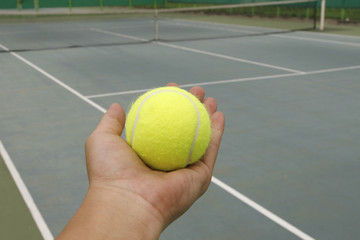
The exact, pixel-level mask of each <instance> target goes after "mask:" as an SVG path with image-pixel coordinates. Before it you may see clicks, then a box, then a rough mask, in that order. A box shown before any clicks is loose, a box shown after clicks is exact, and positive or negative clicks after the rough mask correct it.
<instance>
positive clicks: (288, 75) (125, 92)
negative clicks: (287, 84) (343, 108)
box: [85, 65, 360, 98]
mask: <svg viewBox="0 0 360 240" xmlns="http://www.w3.org/2000/svg"><path fill="white" fill-rule="evenodd" d="M355 69H360V65H356V66H349V67H341V68H330V69H323V70H315V71H310V72H304V73H302V74H300V73H286V74H278V75H270V76H260V77H247V78H237V79H230V80H220V81H211V82H199V83H189V84H182V85H180V87H183V88H185V87H195V86H209V85H218V84H226V83H236V82H246V81H255V80H264V79H273V78H284V77H295V76H307V75H313V74H321V73H329V72H339V71H346V70H355ZM149 90H151V89H139V90H130V91H122V92H121V91H120V92H111V93H103V94H95V95H89V96H85V97H86V98H100V97H111V96H118V95H128V94H134V93H142V92H147V91H149Z"/></svg>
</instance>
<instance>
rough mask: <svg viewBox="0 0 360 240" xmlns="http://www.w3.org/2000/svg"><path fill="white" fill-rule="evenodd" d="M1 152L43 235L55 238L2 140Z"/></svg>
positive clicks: (48, 239)
mask: <svg viewBox="0 0 360 240" xmlns="http://www.w3.org/2000/svg"><path fill="white" fill-rule="evenodd" d="M0 154H1V156H2V157H3V159H4V162H5V165H6V166H7V168H8V169H9V172H10V174H11V176H12V178H13V179H14V182H15V184H16V186H17V188H18V189H19V192H20V194H21V196H22V197H23V199H24V201H25V204H26V206H27V207H28V209H29V211H30V213H31V216H32V217H33V219H34V221H35V223H36V225H37V227H38V228H39V230H40V233H41V235H42V237H43V238H44V240H53V239H54V237H53V235H52V233H51V232H50V229H49V227H48V225H47V224H46V222H45V220H44V218H43V217H42V215H41V213H40V211H39V209H38V207H37V206H36V204H35V202H34V199H33V198H32V197H31V194H30V192H29V190H28V189H27V187H26V185H25V183H24V181H23V180H22V178H21V176H20V174H19V172H18V170H17V169H16V167H15V165H14V163H13V161H12V160H11V158H10V156H9V154H8V152H7V151H6V149H5V147H4V145H3V143H2V142H1V140H0Z"/></svg>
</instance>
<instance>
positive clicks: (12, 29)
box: [0, 0, 317, 52]
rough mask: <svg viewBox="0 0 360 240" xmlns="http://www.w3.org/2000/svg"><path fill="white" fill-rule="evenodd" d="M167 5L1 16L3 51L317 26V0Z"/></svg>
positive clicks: (263, 32) (235, 35) (221, 36)
mask: <svg viewBox="0 0 360 240" xmlns="http://www.w3.org/2000/svg"><path fill="white" fill-rule="evenodd" d="M169 5H170V4H168V6H167V7H172V8H156V9H152V8H151V9H146V8H145V9H138V8H135V9H134V8H115V9H114V8H111V9H104V10H102V11H100V12H97V11H94V12H91V11H92V10H88V11H83V10H81V11H80V10H79V11H78V12H77V10H76V9H74V10H73V11H72V12H71V13H70V14H69V13H67V14H63V13H61V12H56V14H51V15H48V13H47V12H37V13H36V14H35V15H31V14H28V15H22V16H21V18H19V16H12V17H8V18H7V21H10V22H11V23H4V22H5V20H4V19H5V18H4V17H0V51H1V52H9V51H15V52H16V51H18V52H20V51H39V50H54V49H66V48H82V47H98V46H113V45H124V44H143V43H150V42H154V41H164V42H176V41H195V40H205V39H208V40H211V39H226V38H240V37H250V36H259V35H266V34H276V33H284V32H289V31H297V30H310V29H314V28H316V5H317V1H316V0H291V1H272V2H262V3H261V2H259V3H242V4H231V5H201V6H195V7H194V6H191V7H181V8H178V7H176V5H170V6H169ZM90 13H91V14H90ZM22 14H24V13H22ZM9 19H10V20H9ZM24 21H26V22H24Z"/></svg>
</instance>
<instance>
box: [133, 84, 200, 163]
mask: <svg viewBox="0 0 360 240" xmlns="http://www.w3.org/2000/svg"><path fill="white" fill-rule="evenodd" d="M163 92H174V93H179V94H181V95H183V96H184V97H186V98H187V99H188V100H189V101H190V102H191V103H192V104H193V105H194V107H195V110H196V113H197V124H196V130H195V136H194V139H193V142H192V145H191V149H190V153H189V156H188V159H187V161H186V165H189V164H190V163H191V155H192V153H193V151H194V148H195V142H196V140H197V138H198V136H199V130H200V110H199V108H198V107H197V106H196V103H195V102H194V101H193V100H192V99H191V98H190V97H189V96H188V95H186V94H184V93H182V92H178V91H175V90H170V89H165V90H159V91H157V92H153V93H151V94H150V95H149V96H147V97H146V98H144V100H142V102H141V103H140V105H139V108H138V110H137V113H136V118H135V122H134V126H133V129H132V132H131V143H130V144H131V145H133V140H134V135H135V134H134V133H135V129H136V125H137V123H138V121H139V118H140V116H139V115H140V110H141V108H142V106H143V105H144V103H145V102H146V101H147V100H148V99H149V98H150V97H152V96H154V95H156V94H158V93H163Z"/></svg>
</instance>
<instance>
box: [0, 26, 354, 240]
mask: <svg viewBox="0 0 360 240" xmlns="http://www.w3.org/2000/svg"><path fill="white" fill-rule="evenodd" d="M148 24H149V25H150V28H151V24H152V23H151V22H150V21H149V23H148ZM144 25H147V23H145V24H144V23H141V24H140V22H138V21H137V20H133V21H132V20H123V21H119V20H105V21H100V20H98V21H90V22H89V21H79V22H73V23H69V22H60V23H57V22H49V23H23V24H2V25H0V48H1V50H2V52H1V53H0V73H1V74H0V139H1V143H2V145H3V148H2V155H4V153H5V152H6V153H7V154H8V157H9V159H10V160H11V162H12V163H13V164H14V169H16V171H17V172H18V173H19V179H20V180H19V181H22V182H23V183H24V186H25V189H27V190H28V193H29V194H26V199H25V201H27V202H28V204H30V205H31V206H32V207H33V209H32V214H33V217H34V219H35V221H36V223H37V226H38V227H39V229H40V231H41V232H42V234H43V237H44V239H53V238H54V237H56V236H57V235H58V234H59V232H60V231H61V230H62V229H63V227H64V226H65V224H66V223H67V222H68V220H69V219H70V218H71V216H72V215H73V214H74V213H75V211H76V210H77V208H78V207H79V206H80V204H81V202H82V200H83V198H84V196H85V193H86V191H87V187H88V179H87V173H86V167H85V156H84V143H85V141H86V139H87V137H88V135H89V134H90V133H91V132H92V131H93V129H94V128H95V126H96V125H97V123H98V122H99V120H100V118H101V116H102V114H103V112H104V111H105V110H106V109H107V108H108V107H109V106H110V105H111V104H112V103H113V102H118V103H120V104H121V105H122V106H123V107H124V108H125V109H128V108H129V106H130V104H131V102H132V101H133V100H134V99H136V98H137V96H139V95H140V94H141V93H143V92H144V91H146V90H147V89H151V88H154V87H159V86H163V85H165V84H166V83H168V82H176V83H178V84H179V85H181V86H182V87H183V88H185V89H189V88H190V87H191V86H202V87H203V88H204V89H205V91H206V95H207V96H210V97H214V98H215V99H217V101H218V104H219V106H218V107H219V111H222V112H223V113H224V114H225V116H226V128H225V133H224V137H223V141H222V145H221V149H220V153H219V156H218V160H217V163H216V167H215V171H214V177H213V181H212V184H211V185H210V187H209V189H208V191H207V193H206V194H205V195H204V196H203V197H202V198H201V199H199V200H198V201H197V202H196V203H195V204H194V205H193V206H192V208H191V209H190V210H189V211H188V212H186V213H185V214H184V215H183V216H182V217H181V218H179V219H178V220H177V221H175V222H174V223H173V224H172V225H170V226H169V227H168V228H167V229H166V230H165V231H164V232H163V234H162V236H161V239H164V240H165V239H166V240H175V239H196V240H197V239H206V240H210V239H213V240H218V239H245V240H252V239H256V240H258V239H276V240H290V239H326V240H330V239H334V240H335V239H336V240H338V239H343V240H344V239H349V240H353V239H360V228H359V222H360V211H359V197H360V190H359V189H360V188H359V184H360V174H359V172H360V147H359V146H360V77H359V76H360V38H359V37H347V36H337V35H330V34H321V33H315V32H305V31H296V32H284V33H277V34H258V35H257V34H253V35H251V36H248V37H228V38H217V39H215V38H213V39H211V38H209V39H205V38H204V39H201V40H200V39H193V40H186V41H185V40H182V41H175V40H172V41H162V39H160V40H159V41H149V40H151V39H152V38H151V37H149V34H150V33H149V32H147V30H145V29H148V26H144ZM160 27H163V28H167V27H168V28H171V29H173V31H170V32H169V38H172V37H174V38H181V34H182V33H183V32H184V28H188V30H189V31H194V32H198V31H207V30H208V31H209V32H210V31H211V32H213V31H222V32H237V33H241V32H242V31H244V32H249V31H250V32H253V33H254V32H258V31H260V30H261V29H259V28H249V27H241V26H234V25H230V24H215V23H201V22H197V23H194V22H192V21H189V20H172V21H166V22H160ZM143 28H144V29H143ZM151 30H152V29H151ZM43 31H47V32H48V34H42V33H43ZM149 31H150V30H149ZM160 31H161V29H160ZM49 32H52V34H49ZM205 34H206V33H205ZM209 34H210V33H209ZM176 35H179V36H176ZM79 36H80V38H82V41H87V43H86V44H87V45H88V46H86V47H72V48H69V47H65V45H77V44H79V42H77V40H76V37H79ZM130 40H133V41H136V42H137V43H130V42H129V43H128V41H130ZM98 41H99V42H100V41H101V42H103V43H104V44H103V45H99V46H95V45H96V44H98V43H97V42H98ZM117 41H119V42H121V41H124V42H123V43H120V44H114V43H115V42H117ZM14 42H16V43H17V44H19V45H21V46H22V47H20V48H16V47H14V46H13V44H14ZM51 43H55V44H57V45H56V46H55V45H54V46H52V45H48V44H51ZM22 48H24V49H22ZM31 48H34V50H29V49H31ZM25 49H26V50H25ZM2 194H6V193H2Z"/></svg>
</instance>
